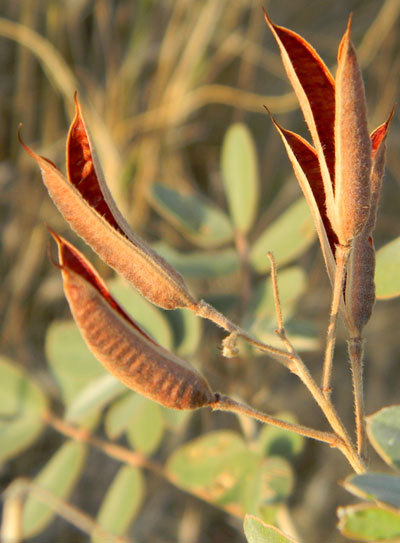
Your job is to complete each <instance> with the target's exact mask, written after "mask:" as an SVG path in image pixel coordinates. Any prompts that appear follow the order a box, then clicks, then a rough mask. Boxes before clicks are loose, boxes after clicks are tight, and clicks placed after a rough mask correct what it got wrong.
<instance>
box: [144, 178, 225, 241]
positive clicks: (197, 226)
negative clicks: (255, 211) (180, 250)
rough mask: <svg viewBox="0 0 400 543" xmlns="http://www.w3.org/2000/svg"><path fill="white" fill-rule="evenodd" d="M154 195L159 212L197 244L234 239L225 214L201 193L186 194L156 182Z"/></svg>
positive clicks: (154, 202)
mask: <svg viewBox="0 0 400 543" xmlns="http://www.w3.org/2000/svg"><path fill="white" fill-rule="evenodd" d="M151 197H152V202H153V204H154V206H155V207H156V209H157V211H158V212H159V213H160V214H161V215H162V216H163V217H165V218H166V219H167V220H168V221H169V222H171V224H173V225H174V226H175V227H176V228H177V229H178V230H179V231H180V232H181V233H182V234H183V235H184V236H185V237H187V238H188V239H190V240H191V241H192V242H193V243H196V244H197V245H199V246H201V247H218V246H219V245H223V244H224V243H227V242H228V241H230V240H231V239H232V238H233V230H232V226H231V224H230V222H229V219H228V217H227V216H226V215H225V213H223V212H222V211H221V210H220V209H219V208H218V207H216V206H215V205H213V204H212V203H211V202H208V201H206V200H205V199H204V198H203V197H201V196H200V195H199V194H195V193H193V194H183V193H181V192H178V191H176V190H173V189H170V188H167V187H166V186H164V185H160V184H157V183H154V184H153V186H152V188H151Z"/></svg>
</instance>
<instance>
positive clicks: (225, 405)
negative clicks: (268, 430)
mask: <svg viewBox="0 0 400 543" xmlns="http://www.w3.org/2000/svg"><path fill="white" fill-rule="evenodd" d="M217 396H218V397H217V399H216V401H215V403H213V404H211V405H210V407H211V408H212V409H213V411H229V412H231V413H236V414H238V415H246V416H248V417H251V418H253V419H256V420H259V421H260V422H264V423H266V424H271V425H272V426H277V427H278V428H282V429H283V430H289V431H290V432H294V433H296V434H299V435H301V436H304V437H310V438H311V439H316V440H317V441H323V442H324V443H328V444H329V445H330V446H331V447H339V446H340V445H341V444H343V442H342V439H341V438H340V437H338V436H336V435H335V434H332V433H330V432H321V431H319V430H314V428H309V427H307V426H302V425H300V424H294V423H292V422H287V421H285V420H281V419H277V418H275V417H271V416H270V415H267V414H266V413H263V412H262V411H258V410H256V409H253V408H252V407H249V406H248V405H245V404H243V403H240V402H237V401H236V400H234V399H233V398H230V397H229V396H223V395H217Z"/></svg>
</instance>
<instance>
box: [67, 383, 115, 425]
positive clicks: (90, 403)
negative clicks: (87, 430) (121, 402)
mask: <svg viewBox="0 0 400 543" xmlns="http://www.w3.org/2000/svg"><path fill="white" fill-rule="evenodd" d="M125 391H126V386H125V385H123V384H122V383H120V381H118V380H117V379H116V378H115V377H113V376H112V375H109V374H107V375H102V376H101V377H97V379H94V380H93V381H92V382H91V383H89V384H88V385H87V386H86V387H85V388H84V389H82V390H81V391H80V393H79V394H78V395H77V396H76V397H75V398H74V400H73V401H72V402H71V403H70V405H69V407H68V409H67V411H66V413H65V418H66V419H67V420H68V421H69V422H73V423H78V422H82V421H84V420H86V419H87V417H89V416H92V415H95V414H99V413H100V412H101V411H102V409H104V407H105V406H106V405H108V404H109V403H110V402H111V401H112V400H114V399H115V398H116V397H118V396H120V395H121V394H122V393H123V392H125Z"/></svg>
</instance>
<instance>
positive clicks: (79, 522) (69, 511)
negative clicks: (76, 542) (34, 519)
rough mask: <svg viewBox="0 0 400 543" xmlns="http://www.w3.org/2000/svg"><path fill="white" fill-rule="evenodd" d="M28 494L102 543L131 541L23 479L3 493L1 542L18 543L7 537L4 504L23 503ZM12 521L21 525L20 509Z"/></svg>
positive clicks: (8, 524)
mask: <svg viewBox="0 0 400 543" xmlns="http://www.w3.org/2000/svg"><path fill="white" fill-rule="evenodd" d="M28 493H29V494H31V495H33V496H34V497H35V498H36V499H37V500H39V501H41V502H42V503H44V504H46V505H47V507H48V508H49V509H51V510H52V511H54V512H55V513H56V514H57V515H59V516H60V517H62V518H64V519H65V520H66V521H67V522H69V523H70V524H72V525H73V526H75V527H76V528H78V529H79V530H81V531H82V532H84V533H86V534H88V535H91V536H97V537H99V538H102V540H103V541H112V542H113V543H114V542H115V543H129V542H131V541H132V540H131V539H129V538H127V537H124V536H117V535H115V534H112V533H111V532H109V531H108V530H106V529H104V528H102V527H101V526H100V525H99V524H97V522H96V521H95V520H94V519H93V518H92V517H90V516H89V515H88V514H87V513H84V512H83V511H81V510H80V509H78V508H77V507H75V506H73V505H71V504H69V503H67V502H65V501H64V500H62V499H61V498H59V497H58V496H56V495H55V494H54V493H53V492H50V491H49V490H47V489H46V488H43V487H41V486H40V485H38V484H36V483H35V482H33V481H30V480H29V479H23V478H20V479H16V480H15V481H13V482H12V483H11V484H10V486H9V487H8V488H7V489H6V490H5V492H4V497H5V506H4V514H3V523H2V531H1V536H2V539H1V541H4V542H5V543H7V542H8V543H19V541H18V540H17V539H16V538H11V537H9V536H10V534H11V531H10V526H11V524H10V523H9V520H8V519H7V518H4V517H6V514H8V507H7V505H6V504H7V502H9V501H10V502H15V501H16V500H18V501H20V502H23V501H24V500H25V499H26V496H27V494H28ZM13 520H14V522H15V521H16V520H17V521H18V522H20V523H21V525H22V507H21V508H20V518H19V519H13ZM12 528H13V530H15V531H14V534H15V535H16V534H17V532H18V526H13V527H12Z"/></svg>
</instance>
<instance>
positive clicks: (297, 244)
mask: <svg viewBox="0 0 400 543" xmlns="http://www.w3.org/2000/svg"><path fill="white" fill-rule="evenodd" d="M314 239H315V229H314V223H313V220H312V218H311V214H310V211H309V209H308V206H307V202H306V201H305V199H304V198H299V199H298V200H296V202H294V204H292V205H291V206H290V207H289V208H288V209H287V210H286V211H285V212H284V213H283V214H282V215H281V216H280V217H279V218H278V219H277V220H276V221H275V222H273V223H272V224H270V225H269V226H268V228H267V229H266V230H265V231H264V232H263V233H262V234H261V236H260V237H259V238H258V239H257V241H256V242H255V243H254V245H253V247H252V248H251V251H250V262H251V264H252V265H253V267H254V269H255V270H256V271H257V272H259V273H265V272H266V271H268V270H269V269H270V263H269V259H268V257H267V253H268V251H271V252H272V253H273V254H274V256H275V260H276V263H277V265H278V266H283V265H284V264H287V263H288V262H290V261H292V260H294V259H295V258H297V257H298V256H299V255H301V254H302V253H303V252H304V251H305V250H306V249H307V248H308V247H309V246H310V245H311V243H312V242H313V241H314Z"/></svg>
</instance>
